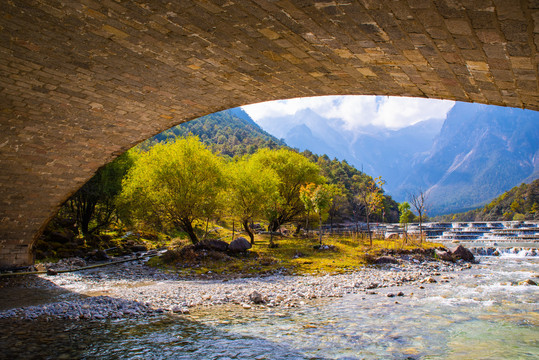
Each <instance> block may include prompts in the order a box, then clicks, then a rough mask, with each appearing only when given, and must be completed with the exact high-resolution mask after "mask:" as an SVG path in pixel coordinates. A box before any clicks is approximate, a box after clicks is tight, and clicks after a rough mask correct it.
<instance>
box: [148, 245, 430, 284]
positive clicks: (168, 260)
mask: <svg viewBox="0 0 539 360" xmlns="http://www.w3.org/2000/svg"><path fill="white" fill-rule="evenodd" d="M274 241H275V242H276V243H277V244H278V247H277V248H270V247H269V242H270V240H269V235H256V237H255V245H254V246H253V248H251V249H250V250H249V252H248V253H246V254H239V255H234V256H231V255H229V254H225V253H221V252H213V251H206V252H195V251H182V250H181V248H182V247H185V246H187V245H188V242H187V241H186V240H184V241H180V242H177V243H176V250H173V251H171V252H169V254H167V255H166V256H164V257H162V258H154V259H152V260H151V261H150V265H152V266H156V267H159V268H162V269H166V270H169V271H175V272H178V273H179V274H182V275H186V276H200V275H206V276H214V275H224V276H226V275H243V276H249V275H258V274H270V273H275V272H280V273H285V274H338V273H345V272H349V271H354V270H358V269H359V268H361V267H362V266H365V265H366V264H368V263H369V261H370V260H371V259H372V258H373V257H376V256H378V255H380V254H383V253H386V252H387V251H388V250H393V251H400V250H414V249H419V248H432V247H437V246H440V244H433V243H423V244H419V242H417V241H409V242H408V244H404V242H403V241H402V240H401V239H397V240H382V239H374V240H373V246H372V247H371V246H369V241H368V239H361V238H352V237H341V236H327V237H326V238H325V239H324V245H327V248H324V249H315V247H314V246H315V245H317V244H318V239H315V238H296V237H274Z"/></svg>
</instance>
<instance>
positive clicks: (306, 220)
mask: <svg viewBox="0 0 539 360" xmlns="http://www.w3.org/2000/svg"><path fill="white" fill-rule="evenodd" d="M309 215H310V213H309V211H307V217H306V218H305V231H306V232H307V237H309Z"/></svg>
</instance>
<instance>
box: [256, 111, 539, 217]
mask: <svg viewBox="0 0 539 360" xmlns="http://www.w3.org/2000/svg"><path fill="white" fill-rule="evenodd" d="M259 124H260V125H261V126H262V127H263V128H264V129H266V130H268V131H269V132H270V133H272V134H278V136H279V137H282V138H284V140H285V141H286V143H288V144H289V145H290V146H292V147H296V148H299V149H300V150H307V149H308V150H311V151H314V152H316V153H325V154H327V155H329V156H330V157H336V158H339V159H346V160H347V161H348V162H349V163H350V164H352V165H354V166H355V167H357V168H358V169H361V170H363V171H365V172H366V173H368V174H370V175H371V176H379V175H381V176H382V178H383V179H384V180H386V185H385V186H384V189H385V190H386V192H387V193H389V194H391V195H392V196H393V197H394V198H395V199H396V200H398V201H404V200H406V199H407V196H408V194H409V193H410V192H414V191H417V190H418V189H423V190H426V191H428V193H429V215H437V214H443V213H450V212H457V211H465V210H468V209H471V208H474V207H478V206H482V205H484V204H485V203H486V202H487V201H489V200H490V199H492V198H493V197H494V196H496V195H499V194H501V193H503V192H504V191H507V190H508V189H510V188H511V187H513V186H515V185H517V184H520V183H521V182H530V181H532V180H534V179H537V178H538V177H539V113H537V112H535V111H529V110H520V109H512V108H502V107H496V106H486V105H479V104H468V103H456V104H455V106H454V107H453V109H452V110H451V111H450V112H449V113H448V115H447V118H446V120H445V121H444V120H427V121H423V122H420V123H416V124H414V125H412V126H408V127H405V128H402V129H400V130H387V129H380V128H374V127H371V128H370V129H366V130H364V131H363V132H362V133H357V132H355V133H352V132H350V131H347V130H346V129H345V127H344V126H341V125H340V124H339V123H338V121H337V120H336V119H325V118H323V117H321V116H320V115H318V114H316V113H314V112H313V111H311V110H302V111H299V112H297V113H296V114H295V115H293V116H284V117H274V118H266V119H263V120H262V121H261V122H259Z"/></svg>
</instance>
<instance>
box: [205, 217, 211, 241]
mask: <svg viewBox="0 0 539 360" xmlns="http://www.w3.org/2000/svg"><path fill="white" fill-rule="evenodd" d="M209 222H210V218H209V217H207V218H206V231H204V239H206V238H207V237H208V223H209Z"/></svg>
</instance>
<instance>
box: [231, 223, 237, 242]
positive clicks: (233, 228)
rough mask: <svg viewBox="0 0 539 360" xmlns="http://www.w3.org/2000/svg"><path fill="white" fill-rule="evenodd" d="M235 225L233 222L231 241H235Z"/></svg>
mask: <svg viewBox="0 0 539 360" xmlns="http://www.w3.org/2000/svg"><path fill="white" fill-rule="evenodd" d="M235 225H236V223H235V222H234V220H232V240H231V241H234V232H235V230H236V228H235Z"/></svg>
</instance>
